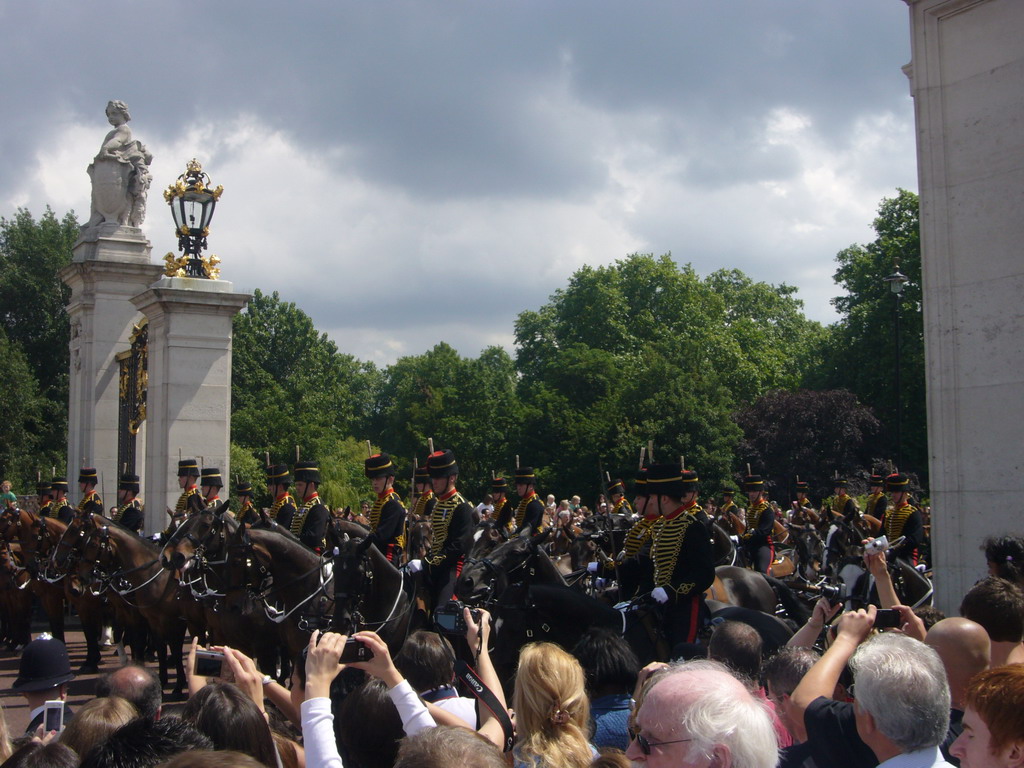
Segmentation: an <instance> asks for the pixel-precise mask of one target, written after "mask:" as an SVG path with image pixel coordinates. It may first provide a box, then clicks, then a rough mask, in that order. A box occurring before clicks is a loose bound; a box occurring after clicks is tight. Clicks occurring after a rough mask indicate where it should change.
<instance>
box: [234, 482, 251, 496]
mask: <svg viewBox="0 0 1024 768" xmlns="http://www.w3.org/2000/svg"><path fill="white" fill-rule="evenodd" d="M235 495H236V496H252V483H247V482H245V481H244V480H242V481H241V482H239V483H237V484H236V485H235Z"/></svg>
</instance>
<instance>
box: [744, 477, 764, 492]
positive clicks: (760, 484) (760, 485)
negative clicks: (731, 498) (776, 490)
mask: <svg viewBox="0 0 1024 768" xmlns="http://www.w3.org/2000/svg"><path fill="white" fill-rule="evenodd" d="M743 490H744V491H748V492H749V491H763V490H764V478H763V477H761V476H760V475H747V476H746V477H744V478H743Z"/></svg>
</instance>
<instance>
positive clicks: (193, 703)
mask: <svg viewBox="0 0 1024 768" xmlns="http://www.w3.org/2000/svg"><path fill="white" fill-rule="evenodd" d="M181 719H182V720H184V721H185V722H187V723H191V724H192V725H194V726H195V727H196V728H198V729H199V730H200V731H201V732H202V733H205V734H206V735H207V736H209V737H210V740H211V741H213V745H214V747H215V748H216V749H224V750H232V749H233V750H235V751H238V752H245V753H246V754H247V755H252V756H253V757H255V758H256V759H257V760H259V761H260V762H261V763H263V764H264V765H266V766H267V768H276V766H277V757H276V752H275V750H274V738H273V736H271V735H270V726H269V725H267V721H266V720H265V719H264V717H263V713H262V712H260V710H259V707H257V706H256V704H255V702H253V700H252V699H250V698H249V697H248V696H246V695H245V694H244V693H242V691H241V690H239V688H238V687H237V686H235V685H232V684H231V683H211V684H210V685H207V686H206V687H205V688H203V689H202V690H200V691H199V692H198V693H197V694H196V695H195V696H193V697H192V698H190V699H189V700H188V701H187V702H185V709H184V710H182V713H181Z"/></svg>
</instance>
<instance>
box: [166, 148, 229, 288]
mask: <svg viewBox="0 0 1024 768" xmlns="http://www.w3.org/2000/svg"><path fill="white" fill-rule="evenodd" d="M223 193H224V187H222V186H218V187H216V188H213V186H212V182H211V181H210V177H209V176H208V175H207V174H206V173H205V172H204V171H203V166H202V165H201V164H200V163H199V161H198V160H196V159H195V158H192V160H190V161H189V162H188V164H187V165H186V166H185V172H184V173H183V174H181V176H179V177H178V180H177V181H176V182H174V183H173V184H171V185H170V186H169V187H167V189H165V190H164V200H166V201H167V204H168V205H169V206H170V208H171V216H172V217H173V218H174V232H175V234H176V235H177V236H178V248H179V249H180V250H181V251H183V254H182V255H181V256H175V255H174V254H173V253H168V254H167V255H166V256H164V274H165V275H167V276H168V277H199V278H206V279H210V280H216V279H217V278H218V277H220V269H219V268H218V267H217V265H218V264H219V263H220V259H219V258H217V256H216V255H214V254H210V255H209V256H204V255H203V251H204V250H206V247H207V243H206V238H207V237H208V236H209V234H210V222H211V221H212V220H213V212H214V210H215V209H216V207H217V201H218V200H220V196H221V195H222V194H223Z"/></svg>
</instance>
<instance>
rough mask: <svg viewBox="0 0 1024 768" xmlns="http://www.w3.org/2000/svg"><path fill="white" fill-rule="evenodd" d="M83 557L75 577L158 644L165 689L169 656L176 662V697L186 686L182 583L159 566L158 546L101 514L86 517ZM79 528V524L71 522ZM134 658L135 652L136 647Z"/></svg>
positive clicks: (131, 626)
mask: <svg viewBox="0 0 1024 768" xmlns="http://www.w3.org/2000/svg"><path fill="white" fill-rule="evenodd" d="M81 522H82V526H83V531H84V535H83V537H82V545H81V556H80V558H79V561H78V564H77V566H76V570H75V574H76V576H77V577H78V579H79V580H80V582H81V584H82V586H83V588H84V590H83V591H84V593H85V594H89V595H93V596H95V597H98V598H102V596H104V595H105V596H106V597H107V598H108V599H109V600H110V603H111V605H112V606H114V609H115V611H116V612H117V616H118V618H119V619H120V620H121V622H122V623H123V626H125V628H126V629H130V630H132V631H133V633H134V635H135V636H136V637H137V638H144V636H145V632H146V630H148V631H149V633H151V634H152V636H153V638H154V639H155V640H156V641H157V642H156V650H157V658H158V659H159V662H160V682H161V683H162V684H163V685H164V686H166V685H167V684H168V682H169V680H168V678H169V676H168V653H167V649H168V648H169V649H170V662H171V663H172V664H174V668H175V670H176V679H175V687H174V693H173V694H172V695H175V696H180V695H181V694H182V692H183V691H184V687H185V668H184V664H183V657H182V644H183V643H184V641H185V629H186V627H187V623H186V616H185V606H184V603H186V602H187V601H182V600H180V599H179V591H178V584H177V582H176V581H175V580H174V579H173V578H171V575H170V574H169V573H168V572H167V571H166V570H164V569H163V568H161V567H160V558H159V555H160V552H159V550H158V549H157V547H156V545H154V544H153V543H152V542H150V541H148V540H146V539H140V538H139V537H138V536H137V535H135V533H134V532H132V531H129V530H128V529H127V528H123V527H121V526H120V525H118V524H117V523H114V522H112V521H110V520H107V519H106V518H105V517H102V516H100V515H95V514H94V515H83V516H82V519H81ZM72 525H74V523H72ZM132 650H133V655H134V654H135V652H136V649H135V647H133V649H132Z"/></svg>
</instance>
